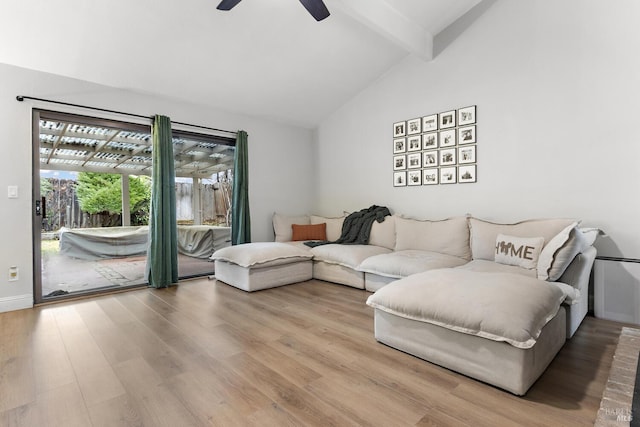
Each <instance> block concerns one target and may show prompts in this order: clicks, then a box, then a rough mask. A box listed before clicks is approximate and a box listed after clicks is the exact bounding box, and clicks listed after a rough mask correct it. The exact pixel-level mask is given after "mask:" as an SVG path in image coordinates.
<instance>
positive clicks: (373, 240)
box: [369, 215, 396, 249]
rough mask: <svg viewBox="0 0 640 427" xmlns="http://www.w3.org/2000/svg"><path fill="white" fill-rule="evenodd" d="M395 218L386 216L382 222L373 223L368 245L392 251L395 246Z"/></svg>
mask: <svg viewBox="0 0 640 427" xmlns="http://www.w3.org/2000/svg"><path fill="white" fill-rule="evenodd" d="M395 218H396V217H395V216H394V215H392V216H386V217H384V221H382V222H378V221H373V224H372V225H371V235H370V236H369V244H370V245H374V246H382V247H383V248H387V249H393V248H394V247H395V246H396V221H395Z"/></svg>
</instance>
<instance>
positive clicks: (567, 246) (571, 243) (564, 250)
mask: <svg viewBox="0 0 640 427" xmlns="http://www.w3.org/2000/svg"><path fill="white" fill-rule="evenodd" d="M567 228H569V230H568V231H569V232H568V233H566V230H564V231H565V232H564V233H560V234H558V235H557V236H556V237H554V238H553V239H552V240H551V242H549V244H548V246H549V251H547V252H546V254H548V253H550V252H551V250H552V249H555V250H554V253H553V258H552V260H551V262H550V263H549V262H548V261H546V260H541V261H542V262H540V263H539V265H538V278H539V279H543V280H550V281H556V280H558V279H559V278H560V277H561V276H562V274H563V273H564V272H565V270H566V269H567V267H568V266H569V264H571V261H573V259H574V258H575V257H576V255H578V254H579V253H582V252H583V251H584V250H586V249H587V248H588V247H589V246H592V245H593V244H594V242H595V240H596V238H597V237H598V235H600V234H601V231H600V230H599V229H597V228H578V227H567ZM565 236H566V238H565ZM545 275H546V277H545Z"/></svg>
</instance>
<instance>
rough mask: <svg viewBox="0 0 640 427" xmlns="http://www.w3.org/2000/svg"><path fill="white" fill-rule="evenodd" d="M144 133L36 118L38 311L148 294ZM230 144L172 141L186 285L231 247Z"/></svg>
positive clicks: (191, 137)
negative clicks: (116, 293) (102, 295)
mask: <svg viewBox="0 0 640 427" xmlns="http://www.w3.org/2000/svg"><path fill="white" fill-rule="evenodd" d="M150 139H151V135H150V129H149V126H147V125H140V124H133V123H125V122H119V121H110V120H104V119H97V118H93V117H85V116H77V115H71V114H65V113H58V112H51V111H43V110H34V113H33V140H34V159H33V183H34V185H33V188H34V191H33V196H34V213H33V236H34V242H33V247H34V283H35V289H34V294H35V299H36V303H40V302H46V301H51V300H56V299H63V298H69V297H73V296H78V295H82V294H92V293H98V292H105V291H113V290H119V289H124V288H129V287H136V286H146V284H147V283H146V278H145V265H146V250H147V245H148V221H149V207H150V197H151V193H150V191H151V178H150V175H151V167H152V165H151V142H150ZM233 142H234V141H233V140H230V139H228V138H227V139H225V138H222V137H212V136H209V135H200V134H189V133H187V132H174V133H173V146H174V153H175V158H176V168H175V169H176V175H177V178H176V195H177V197H176V200H177V206H176V208H177V212H178V219H179V221H178V224H179V225H178V239H179V243H178V251H179V260H178V268H179V276H180V278H187V277H195V276H201V275H208V274H212V273H213V263H212V262H210V261H209V259H208V258H209V256H210V255H211V253H212V252H213V251H214V250H215V249H216V248H219V247H222V246H226V245H228V244H229V241H230V228H229V225H230V224H229V223H228V221H229V218H230V207H231V201H230V195H231V191H230V185H231V182H232V171H231V167H232V166H231V165H232V164H233V154H234V145H233Z"/></svg>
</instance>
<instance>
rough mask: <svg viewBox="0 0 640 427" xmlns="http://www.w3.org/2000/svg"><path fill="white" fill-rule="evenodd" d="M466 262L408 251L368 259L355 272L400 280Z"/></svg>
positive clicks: (443, 256) (433, 254) (435, 253)
mask: <svg viewBox="0 0 640 427" xmlns="http://www.w3.org/2000/svg"><path fill="white" fill-rule="evenodd" d="M466 262H467V261H466V260H463V259H462V258H459V257H456V256H452V255H446V254H441V253H438V252H428V251H418V250H414V249H408V250H404V251H395V252H391V253H388V254H381V255H375V256H372V257H369V258H367V259H365V260H364V261H362V263H360V265H359V266H358V268H357V270H358V271H362V272H364V273H372V274H377V275H378V276H384V277H392V278H401V277H407V276H410V275H412V274H416V273H422V272H423V271H427V270H434V269H437V268H448V267H457V266H459V265H463V264H465V263H466Z"/></svg>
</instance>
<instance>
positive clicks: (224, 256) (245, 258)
mask: <svg viewBox="0 0 640 427" xmlns="http://www.w3.org/2000/svg"><path fill="white" fill-rule="evenodd" d="M311 258H313V254H312V253H311V251H310V250H307V249H304V248H302V247H300V246H296V245H289V244H287V243H279V242H260V243H245V244H242V245H235V246H229V247H226V248H222V249H220V250H218V251H216V252H214V254H213V255H211V257H210V259H212V260H214V261H215V260H222V261H227V262H230V263H232V264H237V265H239V266H241V267H253V266H255V267H266V266H274V265H282V264H290V263H293V262H298V261H308V260H310V259H311Z"/></svg>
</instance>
